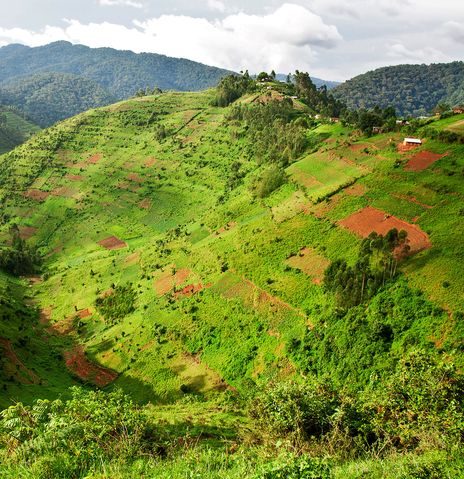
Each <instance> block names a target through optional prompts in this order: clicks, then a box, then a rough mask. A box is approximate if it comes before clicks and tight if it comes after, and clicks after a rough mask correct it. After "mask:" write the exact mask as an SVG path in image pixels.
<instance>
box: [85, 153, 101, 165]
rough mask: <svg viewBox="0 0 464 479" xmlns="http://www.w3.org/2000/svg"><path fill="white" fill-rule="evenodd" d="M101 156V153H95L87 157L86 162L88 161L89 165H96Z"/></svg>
mask: <svg viewBox="0 0 464 479" xmlns="http://www.w3.org/2000/svg"><path fill="white" fill-rule="evenodd" d="M102 158H103V155H102V154H101V153H97V154H95V155H92V156H91V157H90V158H88V159H87V163H90V164H91V165H96V164H97V163H98V162H99V161H100V160H101V159H102Z"/></svg>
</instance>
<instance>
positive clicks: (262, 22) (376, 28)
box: [0, 0, 464, 80]
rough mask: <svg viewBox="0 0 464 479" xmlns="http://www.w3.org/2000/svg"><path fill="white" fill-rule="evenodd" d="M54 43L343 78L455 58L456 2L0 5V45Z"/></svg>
mask: <svg viewBox="0 0 464 479" xmlns="http://www.w3.org/2000/svg"><path fill="white" fill-rule="evenodd" d="M56 40H68V41H70V42H72V43H81V44H84V45H88V46H91V47H103V46H109V47H113V48H118V49H125V50H132V51H135V52H154V53H163V54H165V55H169V56H175V57H183V58H189V59H192V60H195V61H200V62H202V63H206V64H209V65H216V66H220V67H224V68H229V69H231V70H235V71H240V70H244V69H249V70H250V71H251V72H257V71H261V70H271V69H275V70H276V71H277V72H281V73H288V72H290V71H294V70H295V69H299V70H305V71H309V72H310V73H311V74H312V75H313V76H318V77H322V78H325V79H328V80H344V79H347V78H350V77H352V76H354V75H357V74H359V73H363V72H365V71H368V70H371V69H373V68H377V67H380V66H384V65H393V64H401V63H434V62H435V63H436V62H448V61H452V60H464V0H349V1H348V0H287V1H280V0H14V1H13V2H7V1H5V0H0V46H2V45H7V44H9V43H22V44H26V45H30V46H38V45H44V44H47V43H50V42H52V41H56Z"/></svg>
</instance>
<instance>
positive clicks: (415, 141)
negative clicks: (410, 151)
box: [403, 138, 422, 146]
mask: <svg viewBox="0 0 464 479" xmlns="http://www.w3.org/2000/svg"><path fill="white" fill-rule="evenodd" d="M403 145H404V146H420V145H422V140H420V139H419V138H405V139H404V141H403Z"/></svg>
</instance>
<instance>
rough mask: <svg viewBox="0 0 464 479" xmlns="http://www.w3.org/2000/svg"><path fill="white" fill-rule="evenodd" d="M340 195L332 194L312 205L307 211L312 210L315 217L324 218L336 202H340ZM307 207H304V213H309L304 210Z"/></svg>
mask: <svg viewBox="0 0 464 479" xmlns="http://www.w3.org/2000/svg"><path fill="white" fill-rule="evenodd" d="M341 199H342V198H341V196H340V195H336V196H332V198H330V199H329V200H327V201H322V202H321V203H318V204H317V205H316V206H314V207H313V208H311V209H310V210H309V211H313V212H314V216H315V217H316V218H319V219H320V218H324V216H325V215H326V214H327V213H329V212H330V211H332V210H333V209H334V208H335V207H336V206H337V204H338V203H340V200H341ZM307 209H308V207H307V206H305V207H304V209H303V212H304V213H305V214H309V213H307V212H306V210H307Z"/></svg>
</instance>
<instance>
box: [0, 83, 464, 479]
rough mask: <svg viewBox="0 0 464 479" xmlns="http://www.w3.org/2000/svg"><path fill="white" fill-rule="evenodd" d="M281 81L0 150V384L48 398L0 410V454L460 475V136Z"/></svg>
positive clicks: (118, 466) (197, 469)
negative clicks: (360, 113) (364, 125)
mask: <svg viewBox="0 0 464 479" xmlns="http://www.w3.org/2000/svg"><path fill="white" fill-rule="evenodd" d="M303 80H305V78H303V77H302V78H301V82H300V83H299V84H298V85H297V87H298V95H295V93H296V91H295V90H294V89H293V88H292V87H291V86H289V85H282V84H278V83H272V84H266V85H265V86H261V85H257V84H256V83H255V82H253V81H252V80H250V79H249V78H238V79H237V78H235V79H233V78H232V79H228V80H227V81H223V82H222V83H221V86H220V87H219V89H213V90H208V91H204V92H201V93H179V92H177V93H175V92H170V93H163V94H160V95H156V96H148V97H142V98H137V99H131V100H129V101H125V102H121V103H117V104H115V105H111V106H108V107H104V108H100V109H97V110H91V111H89V112H86V113H83V114H81V115H78V116H76V117H74V118H71V119H68V120H66V121H64V122H62V123H60V124H58V125H55V126H54V127H52V128H49V129H48V130H46V131H43V132H40V133H39V134H37V135H36V136H35V137H34V138H32V139H31V140H30V141H29V142H27V143H26V144H24V145H22V146H20V147H18V148H17V149H15V150H14V151H12V152H10V153H8V154H6V155H3V156H1V157H0V180H1V181H0V202H1V204H2V215H1V217H0V219H1V224H0V241H1V243H2V247H1V249H0V266H1V268H2V269H3V271H4V272H3V273H2V275H1V276H0V298H1V301H0V314H1V315H0V348H1V349H2V351H3V356H2V358H3V359H2V362H1V363H0V367H1V371H0V387H1V388H2V391H3V394H2V395H1V396H0V400H1V404H2V406H3V407H6V406H8V405H11V404H13V403H14V402H15V401H22V402H23V403H26V404H28V405H30V404H31V403H32V402H33V401H32V399H33V398H41V397H43V398H50V399H53V398H57V397H60V400H59V401H55V402H52V403H48V402H38V403H36V404H35V406H34V408H33V409H32V408H28V407H26V406H23V405H22V404H19V405H17V406H14V407H12V408H10V409H9V410H6V412H4V413H3V414H2V416H1V418H0V458H1V461H0V464H1V465H0V472H3V471H4V472H5V475H7V474H8V475H9V476H8V475H7V477H25V478H33V477H34V478H35V477H47V479H51V478H58V477H59V478H62V477H89V476H90V477H120V478H131V477H140V476H145V477H153V478H154V477H169V478H175V479H177V478H185V477H196V476H198V477H208V478H213V479H215V478H218V479H219V478H224V477H227V478H237V479H238V478H240V479H243V478H256V479H274V478H278V477H295V478H304V477H320V478H323V479H329V478H353V479H354V478H358V477H360V474H362V475H363V476H364V477H372V478H392V479H393V478H398V477H401V478H404V479H412V478H417V477H434V476H433V474H435V477H460V476H459V475H460V474H461V473H462V472H463V470H462V457H463V454H462V433H463V428H464V412H463V394H462V393H463V388H464V382H463V377H462V366H463V357H462V352H463V346H462V333H463V316H464V315H463V311H464V300H463V297H462V291H463V288H464V277H463V275H462V271H461V269H462V268H461V264H462V261H461V258H462V257H463V255H464V246H463V243H462V241H461V240H462V236H463V234H464V230H463V228H464V227H463V223H462V199H463V196H464V189H463V184H462V181H461V172H462V170H463V168H464V146H463V145H462V144H461V143H459V141H456V142H453V143H442V142H440V141H438V140H436V139H435V140H434V139H432V137H427V136H426V135H425V134H423V133H422V132H421V131H422V130H420V128H421V127H419V129H418V130H416V131H414V132H411V131H407V132H406V131H404V132H401V131H398V132H390V133H388V134H382V135H377V136H373V137H363V136H360V134H359V133H358V132H356V131H354V130H353V129H351V128H349V127H343V126H342V125H341V124H340V123H338V124H332V123H329V122H328V121H327V122H325V121H321V122H316V121H314V120H312V119H310V118H309V113H310V112H312V111H313V109H314V106H315V105H320V108H321V109H323V108H329V107H331V108H336V107H337V105H336V104H334V103H333V102H332V100H331V99H330V98H329V97H326V96H324V94H323V93H318V92H317V91H316V90H315V89H314V88H313V87H312V86H311V85H310V84H308V83H307V82H305V81H303ZM269 86H270V87H271V88H270V89H269ZM294 96H298V97H299V99H294V98H293V99H292V97H294ZM303 100H304V101H303ZM213 105H221V106H213ZM463 119H464V115H463V116H458V117H455V118H454V123H453V124H452V125H451V127H453V128H457V126H456V125H458V124H459V122H461V121H462V120H463ZM432 126H433V124H432ZM435 126H436V128H437V129H441V128H449V127H450V125H449V124H443V123H437V124H436V125H435ZM430 127H431V125H429V128H430ZM405 133H409V134H412V133H415V134H417V135H422V137H423V139H424V144H423V145H422V146H421V147H420V148H419V149H416V150H409V151H406V150H404V149H402V148H397V144H398V143H401V141H402V139H403V137H404V134H405ZM403 231H405V232H406V233H403ZM372 232H376V233H378V234H375V235H370V233H372ZM37 253H38V254H39V256H40V257H38V256H37ZM12 292H14V294H12ZM79 383H80V384H81V385H82V386H83V388H82V389H81V390H80V391H74V392H73V393H72V394H71V392H70V390H69V389H68V386H69V385H70V384H79ZM98 388H100V389H102V390H103V392H101V391H100V392H97V393H94V392H92V391H93V390H94V389H98ZM118 388H120V389H121V390H122V393H124V394H126V395H127V396H126V397H124V396H122V393H121V392H117V391H116V390H117V389H118ZM71 396H72V397H71ZM65 426H66V427H65ZM76 431H77V433H76ZM2 468H3V471H2ZM431 474H432V475H431Z"/></svg>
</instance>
